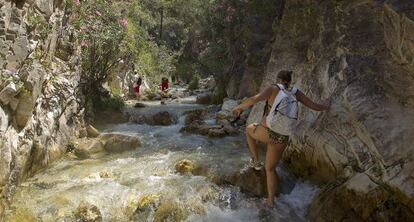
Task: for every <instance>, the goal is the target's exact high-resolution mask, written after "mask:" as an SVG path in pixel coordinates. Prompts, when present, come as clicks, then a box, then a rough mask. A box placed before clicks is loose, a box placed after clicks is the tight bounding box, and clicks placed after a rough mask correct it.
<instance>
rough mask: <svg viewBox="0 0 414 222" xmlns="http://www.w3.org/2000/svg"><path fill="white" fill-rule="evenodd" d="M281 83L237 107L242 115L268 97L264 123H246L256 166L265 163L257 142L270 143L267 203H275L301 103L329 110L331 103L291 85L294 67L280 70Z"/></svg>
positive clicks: (266, 164)
mask: <svg viewBox="0 0 414 222" xmlns="http://www.w3.org/2000/svg"><path fill="white" fill-rule="evenodd" d="M277 78H278V81H279V83H278V84H276V85H272V86H269V87H267V88H266V89H265V90H264V91H262V92H260V93H259V94H257V95H255V96H253V97H250V98H248V99H247V100H245V101H244V102H242V103H241V104H240V105H238V106H237V107H235V108H234V109H233V111H232V112H233V115H235V116H237V117H239V116H240V114H241V113H242V112H243V110H244V109H246V108H248V107H250V106H252V105H254V104H256V103H257V102H259V101H266V106H265V110H264V113H263V118H262V120H261V122H260V123H253V124H250V125H248V126H247V127H246V137H247V145H248V147H249V151H250V154H251V157H252V158H251V161H250V163H249V165H250V166H251V167H253V168H254V169H255V170H261V169H262V164H261V163H259V161H258V154H257V147H256V142H258V141H259V142H262V143H265V144H267V151H266V160H265V170H266V178H267V190H268V199H267V201H266V205H267V206H269V207H272V206H273V203H274V196H275V192H276V184H277V175H276V165H277V163H278V162H279V160H280V158H281V157H282V153H283V151H284V149H285V148H286V146H287V144H288V143H289V136H290V135H292V132H293V130H294V127H295V125H296V124H295V123H296V121H297V117H298V104H297V102H298V101H299V102H301V103H303V104H304V105H305V106H307V107H309V108H311V109H313V110H316V111H325V110H328V109H329V106H326V105H321V104H317V103H314V102H313V101H312V100H311V99H309V98H308V97H307V96H306V95H305V94H303V93H302V92H301V91H300V90H298V89H297V88H296V87H291V86H290V83H291V81H292V71H285V70H284V71H280V72H279V73H278V75H277Z"/></svg>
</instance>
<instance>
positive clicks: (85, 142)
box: [73, 139, 105, 159]
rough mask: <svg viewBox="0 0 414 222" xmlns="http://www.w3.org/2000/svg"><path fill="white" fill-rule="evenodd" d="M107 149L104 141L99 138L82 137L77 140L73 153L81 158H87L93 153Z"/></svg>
mask: <svg viewBox="0 0 414 222" xmlns="http://www.w3.org/2000/svg"><path fill="white" fill-rule="evenodd" d="M103 151H105V149H104V146H103V143H102V142H101V141H100V140H98V139H82V140H80V141H78V142H77V145H75V149H74V150H73V153H74V154H75V155H76V157H78V158H80V159H87V158H89V157H90V156H91V155H92V154H96V153H100V152H103Z"/></svg>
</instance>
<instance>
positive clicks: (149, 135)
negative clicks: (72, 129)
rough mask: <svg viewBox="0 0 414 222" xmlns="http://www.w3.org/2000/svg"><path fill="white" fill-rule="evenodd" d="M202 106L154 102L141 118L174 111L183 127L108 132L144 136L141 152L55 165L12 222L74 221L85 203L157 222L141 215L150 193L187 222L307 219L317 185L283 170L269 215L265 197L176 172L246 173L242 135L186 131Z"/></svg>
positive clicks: (26, 190)
mask: <svg viewBox="0 0 414 222" xmlns="http://www.w3.org/2000/svg"><path fill="white" fill-rule="evenodd" d="M195 108H198V106H197V105H192V104H176V105H166V106H161V105H155V104H151V105H150V106H149V107H147V108H141V109H139V110H138V109H136V112H143V113H152V112H155V111H159V110H169V111H171V112H174V113H175V114H177V115H179V116H180V115H181V117H180V119H179V123H178V124H175V125H171V126H149V125H145V124H141V125H139V124H133V123H127V124H116V125H107V126H105V127H103V128H101V130H102V131H103V132H117V133H122V134H127V135H132V136H136V137H138V138H139V139H140V141H141V146H140V147H139V148H138V149H136V150H134V151H129V152H124V153H121V154H108V155H105V156H103V157H99V158H95V159H86V160H77V159H74V158H69V157H67V158H64V159H62V160H60V161H58V162H56V163H54V164H53V165H52V166H51V167H49V168H48V169H46V170H44V171H43V172H40V173H38V174H36V175H35V176H34V177H32V178H30V179H28V180H27V181H26V182H24V183H22V184H21V185H20V186H19V187H18V188H17V191H16V193H15V195H14V197H13V202H12V204H11V206H10V210H9V211H8V212H7V216H6V221H19V220H20V221H74V216H73V214H74V211H75V210H76V208H77V207H78V205H79V204H80V202H81V201H83V200H86V201H88V202H89V203H91V204H93V205H95V206H97V207H98V208H99V210H100V212H101V213H102V218H103V221H153V220H154V217H155V213H154V210H151V209H150V210H147V211H143V212H140V213H136V212H135V214H134V210H135V208H136V205H134V204H133V203H134V200H138V199H139V198H140V197H143V196H148V195H153V197H154V196H155V197H158V198H160V199H161V200H162V201H161V202H164V203H165V204H164V206H171V207H172V208H173V209H178V208H179V209H184V210H183V211H179V212H186V213H185V215H186V216H185V218H186V221H306V211H307V207H308V205H309V203H310V201H311V200H312V198H313V196H314V195H315V193H316V191H317V187H315V186H313V185H310V184H309V183H307V182H303V181H300V180H297V179H295V178H294V177H293V176H291V175H289V173H287V172H286V171H285V170H284V169H283V167H279V168H278V169H277V171H278V172H279V175H280V177H281V179H282V189H281V190H282V193H281V194H280V195H279V196H278V198H277V203H276V207H275V208H274V209H272V210H266V211H263V210H262V209H263V207H262V204H263V202H264V198H257V197H253V196H251V195H248V194H245V193H242V192H240V190H239V189H238V187H233V186H230V185H216V184H214V183H213V182H211V180H209V179H207V178H206V177H203V176H192V175H179V174H177V173H175V172H174V171H175V170H174V165H175V163H177V162H178V161H179V160H182V159H184V158H185V159H189V160H191V161H193V162H196V163H205V164H208V166H209V168H211V169H210V170H212V171H214V172H217V174H220V175H223V174H226V173H227V172H234V171H238V170H240V169H242V168H243V166H244V165H245V163H246V162H247V161H248V159H249V155H248V152H247V148H246V145H245V142H244V138H243V137H242V136H236V137H226V138H220V139H212V138H208V137H205V136H200V135H191V134H182V133H180V132H179V130H180V128H181V127H182V126H183V122H184V121H183V120H184V117H183V116H182V113H183V111H185V110H191V109H195ZM102 175H104V176H102ZM161 204H162V203H161ZM134 206H135V208H134ZM263 212H264V213H263ZM22 218H25V219H24V220H22Z"/></svg>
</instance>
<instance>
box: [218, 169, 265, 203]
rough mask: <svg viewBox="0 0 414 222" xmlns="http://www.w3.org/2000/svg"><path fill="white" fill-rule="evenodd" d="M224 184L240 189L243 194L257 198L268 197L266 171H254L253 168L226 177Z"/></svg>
mask: <svg viewBox="0 0 414 222" xmlns="http://www.w3.org/2000/svg"><path fill="white" fill-rule="evenodd" d="M224 182H226V183H229V184H231V185H234V186H238V187H240V189H241V190H242V191H243V192H247V193H250V194H253V195H256V196H260V197H262V196H266V194H267V185H266V173H265V171H264V170H260V171H257V170H254V169H252V168H249V169H245V170H242V171H240V172H235V173H232V174H229V175H226V176H225V177H224Z"/></svg>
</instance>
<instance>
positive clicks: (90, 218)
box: [75, 201, 102, 222]
mask: <svg viewBox="0 0 414 222" xmlns="http://www.w3.org/2000/svg"><path fill="white" fill-rule="evenodd" d="M75 217H76V220H77V221H82V222H100V221H102V214H101V211H100V210H99V208H98V207H97V206H95V205H93V204H90V203H88V202H86V201H82V202H81V203H80V204H79V206H78V208H77V209H76V212H75Z"/></svg>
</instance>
